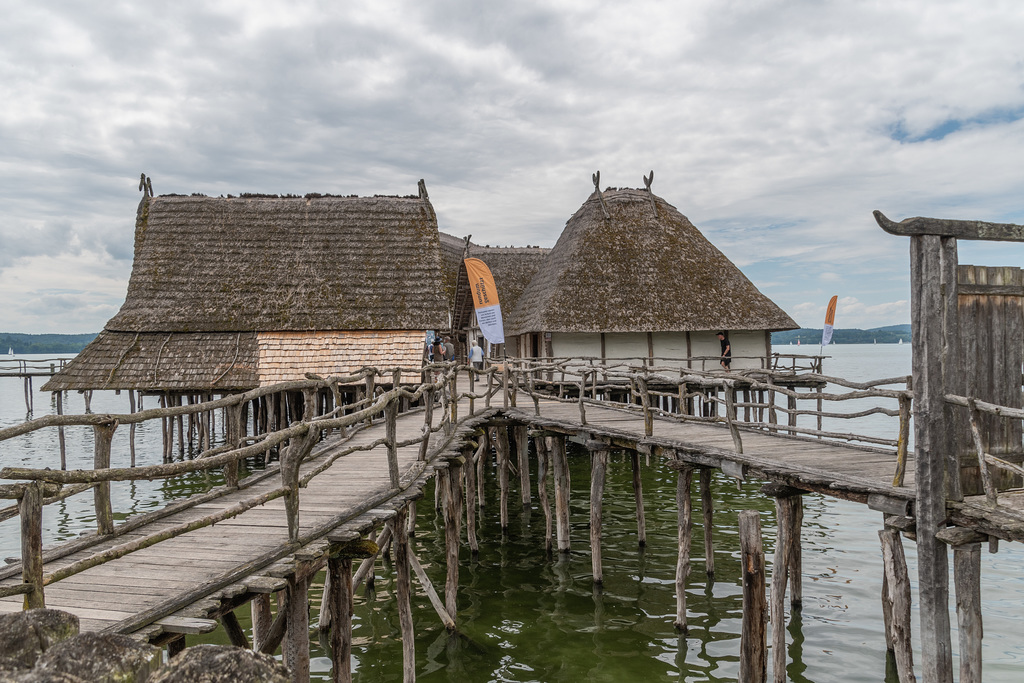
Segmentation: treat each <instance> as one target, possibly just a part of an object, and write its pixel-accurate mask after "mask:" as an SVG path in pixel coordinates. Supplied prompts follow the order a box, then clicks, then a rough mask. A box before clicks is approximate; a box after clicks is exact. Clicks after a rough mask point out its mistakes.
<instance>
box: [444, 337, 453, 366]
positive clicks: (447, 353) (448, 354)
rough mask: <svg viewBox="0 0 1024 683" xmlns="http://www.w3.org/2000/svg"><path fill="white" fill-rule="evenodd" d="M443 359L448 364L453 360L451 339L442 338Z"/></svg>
mask: <svg viewBox="0 0 1024 683" xmlns="http://www.w3.org/2000/svg"><path fill="white" fill-rule="evenodd" d="M444 359H445V361H447V362H449V363H450V362H452V361H453V360H455V344H452V338H451V337H445V338H444Z"/></svg>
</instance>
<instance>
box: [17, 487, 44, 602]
mask: <svg viewBox="0 0 1024 683" xmlns="http://www.w3.org/2000/svg"><path fill="white" fill-rule="evenodd" d="M18 514H19V516H20V517H21V580H22V582H23V583H25V584H28V585H29V586H31V587H32V590H31V591H30V592H28V593H26V594H25V601H24V609H34V608H37V607H46V604H45V600H44V598H43V483H42V482H40V481H34V482H29V483H27V484H25V490H24V492H23V493H22V495H21V499H20V500H19V501H18Z"/></svg>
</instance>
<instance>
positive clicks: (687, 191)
mask: <svg viewBox="0 0 1024 683" xmlns="http://www.w3.org/2000/svg"><path fill="white" fill-rule="evenodd" d="M0 14H2V16H3V17H4V20H3V21H2V22H0V240H2V248H0V315H2V317H0V331H5V332H67V333H71V332H96V331H98V330H100V329H101V328H102V326H103V324H104V323H105V322H106V321H107V319H109V318H110V317H111V316H112V315H113V314H114V313H115V312H116V311H117V309H118V308H119V307H120V305H121V302H122V301H123V300H124V294H125V291H126V288H127V283H128V277H129V275H130V273H131V261H132V246H133V245H132V239H133V230H134V222H135V209H136V206H137V204H138V201H139V199H140V194H139V192H138V190H137V187H138V178H139V173H140V172H145V173H147V174H148V175H150V176H152V178H153V187H154V190H155V191H156V193H157V194H162V193H183V194H188V193H192V192H202V193H205V194H209V195H219V194H228V193H231V194H238V193H240V192H266V193H295V194H305V193H307V192H323V193H327V192H330V193H336V194H361V195H367V194H370V195H372V194H375V193H380V194H413V193H415V191H416V181H417V180H418V179H420V178H424V179H425V180H426V183H427V188H428V190H429V192H430V198H431V201H432V202H433V205H434V208H435V209H436V211H437V214H438V221H439V224H440V228H441V229H442V230H444V231H446V232H449V233H453V234H456V235H465V234H470V233H471V234H472V235H473V241H474V242H478V243H481V244H492V245H495V244H501V245H506V244H516V245H526V244H533V245H543V246H552V245H553V244H554V242H555V240H556V239H557V237H558V235H559V233H560V232H561V230H562V228H563V227H564V225H565V221H566V220H567V219H568V218H569V216H570V215H571V214H572V213H573V212H574V211H575V210H576V209H577V208H579V206H580V204H582V202H583V201H585V200H586V198H587V196H588V195H589V194H590V192H591V190H592V189H593V187H592V184H591V174H592V173H593V172H594V171H596V170H598V169H599V170H600V171H601V178H602V186H609V185H610V186H617V187H642V186H643V180H642V176H643V174H645V173H647V172H648V171H650V170H651V169H653V170H654V172H655V181H654V191H655V193H657V194H658V195H659V196H661V197H663V198H664V199H665V200H666V201H668V202H669V203H671V204H672V205H674V206H675V207H676V208H678V209H679V210H680V211H681V212H682V213H683V214H684V215H686V216H687V217H688V218H689V219H690V220H691V221H692V222H693V223H694V224H695V225H696V226H697V227H698V228H699V229H701V230H702V231H703V233H704V234H705V235H706V236H707V237H708V238H709V239H710V240H711V241H712V242H713V243H715V244H716V245H717V246H718V247H719V248H720V249H721V250H722V251H724V252H725V254H726V255H727V256H728V257H730V258H731V259H732V260H733V261H734V262H735V263H736V264H737V265H739V266H740V268H741V269H742V270H743V271H744V272H745V273H746V274H747V276H748V277H750V279H751V280H753V281H754V283H755V284H756V285H757V286H758V287H760V288H761V290H762V291H763V292H765V293H766V294H767V295H768V296H770V297H772V298H773V299H774V300H775V301H776V302H777V303H778V304H780V305H781V306H782V307H783V308H784V309H785V310H786V311H787V312H789V314H790V315H792V316H793V317H794V318H795V319H796V321H797V322H798V323H800V324H801V325H804V326H808V327H820V326H821V318H822V317H823V315H824V308H825V305H826V303H827V301H828V298H829V297H830V296H831V295H832V294H838V295H839V296H840V304H839V309H838V314H837V316H836V326H837V327H873V326H880V325H888V324H898V323H906V322H909V321H910V310H909V302H908V299H909V285H908V268H909V256H908V253H909V252H908V241H907V238H898V237H893V236H890V235H887V234H885V233H883V232H882V230H881V229H880V228H878V227H877V225H876V224H875V223H874V220H873V218H872V215H871V211H872V210H873V209H880V210H882V211H883V212H885V213H886V214H887V215H888V216H889V217H890V218H892V219H894V220H900V219H903V218H906V217H909V216H917V215H923V216H937V217H942V218H969V219H977V220H986V221H995V222H1013V223H1024V191H1022V190H1024V154H1022V151H1024V87H1022V86H1024V39H1022V36H1024V4H1022V3H1020V2H1019V1H1007V2H985V1H984V0H972V1H971V2H939V1H936V0H908V1H899V0H882V1H879V2H856V1H854V0H842V1H837V2H828V1H823V0H813V1H812V0H805V1H798V0H738V1H734V0H673V1H669V2H623V1H619V2H588V1H583V0H574V1H559V0H543V1H541V2H530V1H524V0H517V1H516V2H509V3H482V2H477V1H465V2H463V1H459V0H451V1H448V0H443V1H437V0H416V1H409V2H405V1H402V0H374V1H373V2H362V3H354V2H338V1H337V0H333V1H331V2H266V1H260V0H245V1H244V2H242V1H238V2H234V1H231V2H224V1H219V0H202V2H193V1H191V0H176V2H172V3H161V2H155V3H153V2H137V1H134V2H118V1H115V0H105V1H104V2H84V1H77V2H75V1H68V2H57V1H53V0H31V1H29V0H24V1H23V0H0ZM1022 256H1024V248H1022V247H1018V246H1017V245H1011V246H1009V247H1008V246H1007V245H1006V244H999V245H996V246H992V245H989V246H985V245H974V244H967V243H961V246H960V257H961V262H964V263H967V262H972V263H979V264H987V265H1022V263H1021V262H1022V260H1024V259H1022Z"/></svg>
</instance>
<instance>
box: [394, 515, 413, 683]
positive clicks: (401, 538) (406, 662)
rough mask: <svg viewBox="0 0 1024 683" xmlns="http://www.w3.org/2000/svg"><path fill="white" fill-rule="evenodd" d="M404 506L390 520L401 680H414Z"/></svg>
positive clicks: (407, 542)
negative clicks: (400, 637) (392, 538)
mask: <svg viewBox="0 0 1024 683" xmlns="http://www.w3.org/2000/svg"><path fill="white" fill-rule="evenodd" d="M406 517H407V513H406V511H405V508H402V509H401V510H399V511H398V514H397V515H395V518H394V520H392V522H391V534H392V536H393V537H394V546H395V595H396V599H397V601H398V622H399V627H400V630H401V635H402V680H403V682H404V683H413V681H415V680H416V634H415V631H414V630H413V623H412V581H411V578H410V576H409V534H408V532H407V531H406V528H405V525H406Z"/></svg>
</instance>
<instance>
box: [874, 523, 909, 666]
mask: <svg viewBox="0 0 1024 683" xmlns="http://www.w3.org/2000/svg"><path fill="white" fill-rule="evenodd" d="M878 538H879V540H880V541H881V543H882V562H883V565H884V571H885V586H886V592H887V593H888V595H884V596H883V598H884V599H887V601H888V603H889V604H888V613H889V615H890V629H891V630H890V632H889V634H888V636H887V640H888V641H889V644H890V645H891V649H892V651H893V654H894V655H895V658H896V672H897V675H898V676H899V680H900V683H907V682H909V681H915V680H917V679H916V678H915V676H914V654H913V648H912V647H911V640H910V575H909V574H908V572H907V560H906V558H905V556H904V554H903V541H902V540H901V539H900V532H899V531H898V530H896V529H892V528H888V527H887V528H885V529H882V530H881V531H879V532H878Z"/></svg>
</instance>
